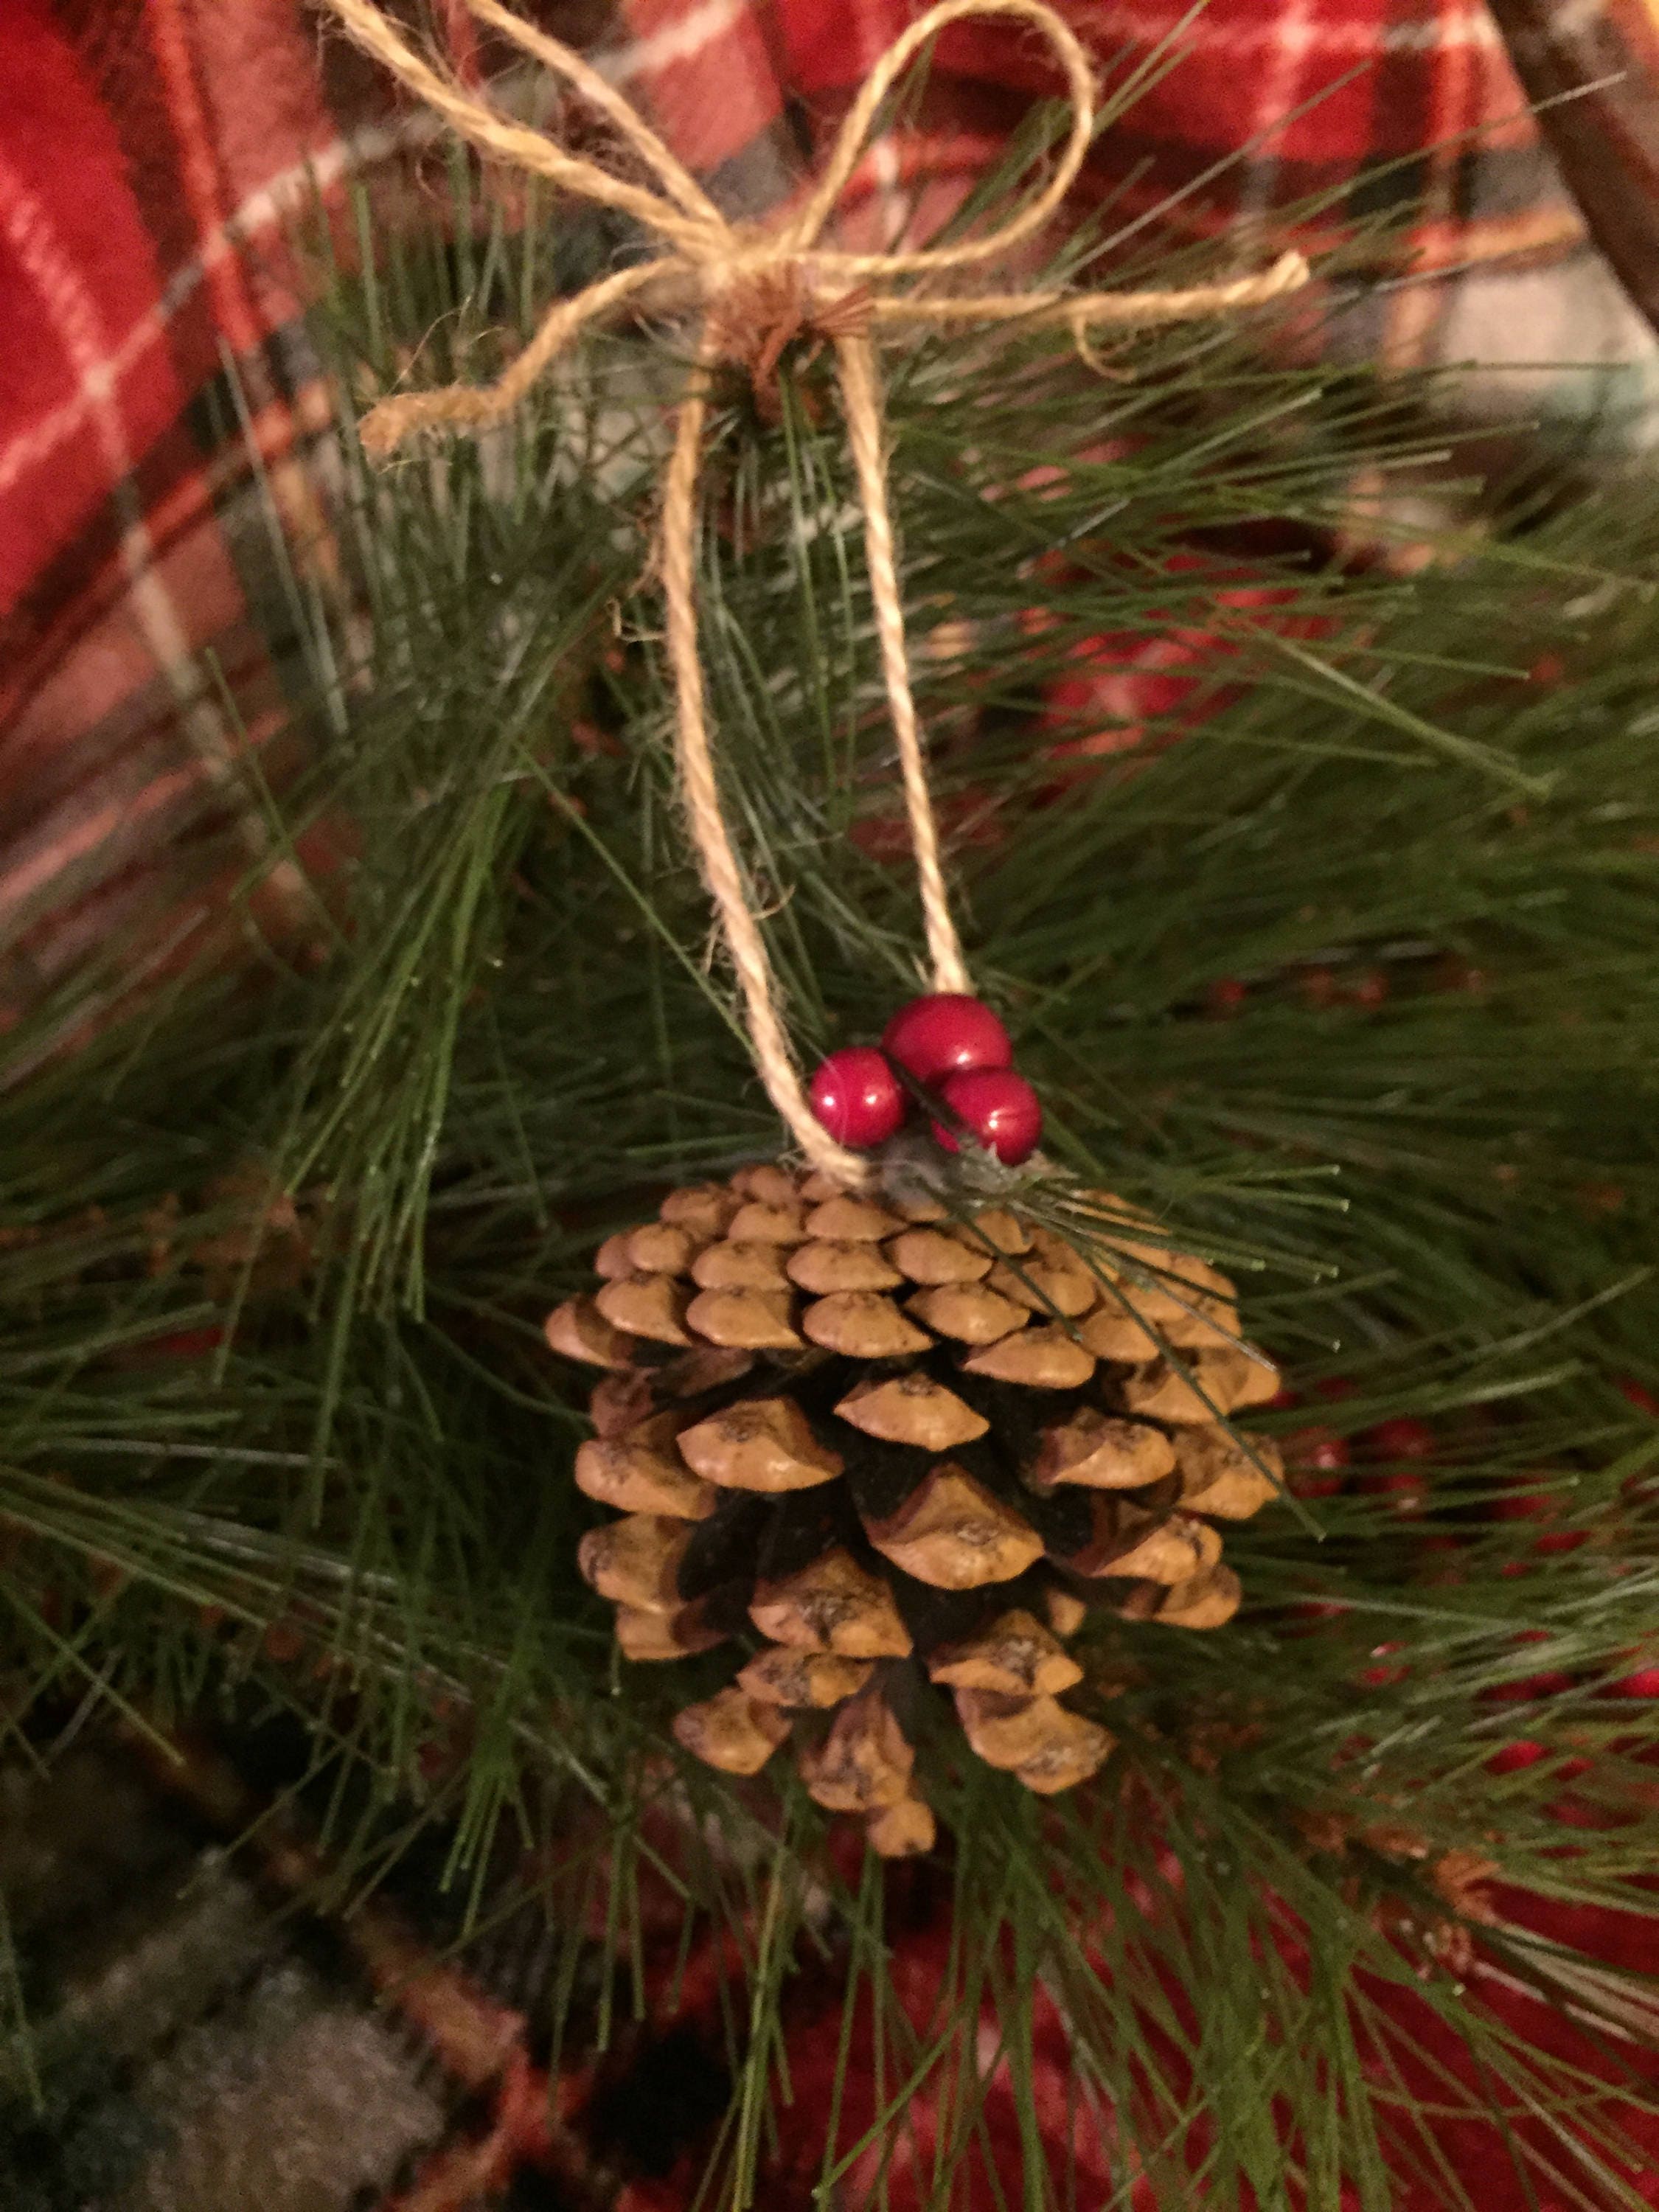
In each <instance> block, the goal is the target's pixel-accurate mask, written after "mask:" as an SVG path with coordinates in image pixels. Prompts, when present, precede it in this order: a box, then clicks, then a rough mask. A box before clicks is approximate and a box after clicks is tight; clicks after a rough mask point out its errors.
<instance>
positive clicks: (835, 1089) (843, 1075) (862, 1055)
mask: <svg viewBox="0 0 1659 2212" xmlns="http://www.w3.org/2000/svg"><path fill="white" fill-rule="evenodd" d="M809 1095H810V1097H811V1101H812V1111H813V1112H814V1113H815V1114H816V1115H817V1117H818V1119H819V1121H822V1122H823V1126H824V1127H825V1128H826V1129H828V1131H829V1133H830V1135H831V1136H832V1137H833V1138H834V1139H835V1140H836V1143H837V1144H838V1145H856V1146H859V1147H860V1150H865V1151H867V1150H868V1149H869V1148H870V1147H871V1146H875V1145H884V1144H885V1143H886V1142H887V1139H889V1138H890V1137H891V1136H895V1135H896V1134H897V1133H898V1130H899V1129H900V1127H902V1123H903V1121H904V1109H905V1097H904V1086H903V1085H902V1083H901V1082H900V1081H899V1079H898V1078H897V1076H896V1075H895V1074H894V1073H893V1071H892V1069H891V1068H890V1066H888V1065H887V1062H886V1060H885V1059H884V1056H883V1055H882V1054H880V1053H878V1051H877V1050H876V1048H875V1047H874V1045H872V1044H848V1045H843V1046H842V1048H841V1050H840V1051H839V1052H832V1053H831V1054H830V1055H829V1059H828V1060H820V1061H819V1063H818V1068H817V1074H816V1075H814V1076H813V1078H812V1087H811V1092H810V1094H809Z"/></svg>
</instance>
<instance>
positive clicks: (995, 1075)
mask: <svg viewBox="0 0 1659 2212" xmlns="http://www.w3.org/2000/svg"><path fill="white" fill-rule="evenodd" d="M939 1096H940V1097H941V1098H943V1099H944V1101H945V1104H946V1105H947V1106H948V1107H949V1108H950V1109H951V1112H952V1113H953V1114H954V1115H956V1117H957V1120H958V1121H962V1122H963V1123H965V1124H966V1126H967V1127H969V1129H970V1130H971V1131H972V1132H973V1133H974V1135H975V1137H977V1138H978V1139H979V1141H980V1143H981V1145H983V1146H985V1148H986V1150H987V1152H994V1153H995V1154H996V1156H997V1158H999V1159H1000V1161H1001V1162H1002V1164H1003V1165H1004V1167H1006V1168H1017V1167H1018V1165H1019V1164H1020V1162H1021V1161H1022V1160H1029V1159H1030V1157H1031V1155H1032V1153H1033V1152H1036V1148H1037V1145H1038V1143H1039V1141H1040V1140H1041V1139H1042V1107H1041V1106H1040V1105H1039V1104H1038V1103H1037V1095H1036V1091H1033V1090H1032V1088H1031V1086H1030V1084H1029V1083H1028V1082H1027V1081H1026V1080H1025V1078H1024V1076H1023V1075H1016V1074H1015V1073H1014V1071H1013V1070H1012V1068H1011V1067H974V1068H969V1071H968V1072H967V1073H966V1074H965V1075H951V1076H947V1077H946V1078H945V1082H944V1083H943V1084H942V1085H940V1088H939ZM933 1134H934V1135H935V1136H936V1137H937V1138H938V1139H939V1142H940V1144H941V1145H943V1146H944V1147H945V1151H946V1152H959V1151H960V1150H961V1146H959V1145H958V1144H957V1139H956V1138H955V1137H954V1135H952V1133H951V1131H950V1130H949V1129H947V1128H945V1127H943V1125H942V1124H941V1123H939V1122H938V1121H935V1122H934V1124H933Z"/></svg>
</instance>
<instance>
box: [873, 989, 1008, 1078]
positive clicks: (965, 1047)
mask: <svg viewBox="0 0 1659 2212" xmlns="http://www.w3.org/2000/svg"><path fill="white" fill-rule="evenodd" d="M881 1048H882V1050H883V1051H884V1053H885V1054H887V1056H888V1058H889V1059H890V1060H897V1062H898V1064H899V1066H901V1067H908V1069H909V1071H910V1073H911V1074H912V1075H914V1076H915V1079H916V1080H917V1082H918V1083H942V1082H943V1081H944V1079H945V1077H946V1076H947V1075H962V1074H965V1073H967V1072H968V1071H969V1069H970V1068H981V1067H1008V1066H1012V1062H1013V1057H1014V1048H1013V1046H1012V1044H1011V1043H1010V1042H1009V1041H1008V1032H1007V1030H1006V1029H1004V1027H1003V1026H1002V1024H1001V1023H1000V1021H999V1020H998V1019H997V1018H996V1016H995V1015H994V1013H993V1012H991V1009H990V1008H989V1007H988V1006H986V1005H984V1004H983V1003H982V1001H981V1000H978V999H970V998H969V996H968V994H966V992H964V991H930V992H929V993H928V994H927V997H926V998H923V999H912V1000H911V1001H910V1003H909V1004H908V1006H901V1007H900V1008H899V1010H898V1012H897V1013H896V1014H895V1015H894V1017H893V1018H892V1020H891V1021H890V1022H889V1023H888V1024H887V1027H886V1028H885V1029H884V1030H883V1031H882V1037H881Z"/></svg>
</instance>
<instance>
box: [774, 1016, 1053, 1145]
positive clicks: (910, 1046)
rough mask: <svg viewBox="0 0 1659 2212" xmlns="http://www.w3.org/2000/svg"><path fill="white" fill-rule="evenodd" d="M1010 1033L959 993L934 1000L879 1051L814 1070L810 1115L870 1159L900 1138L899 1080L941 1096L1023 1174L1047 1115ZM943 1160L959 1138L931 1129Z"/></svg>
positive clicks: (851, 1052) (940, 1126)
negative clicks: (1018, 1068)
mask: <svg viewBox="0 0 1659 2212" xmlns="http://www.w3.org/2000/svg"><path fill="white" fill-rule="evenodd" d="M1013 1057H1014V1048H1013V1046H1012V1044H1011V1043H1010V1042H1009V1039H1008V1032H1007V1030H1006V1029H1004V1027H1003V1026H1002V1024H1001V1023H1000V1021H999V1020H998V1019H997V1018H996V1016H995V1015H994V1013H993V1012H991V1009H990V1008H989V1007H988V1006H984V1005H982V1004H981V1001H980V1000H977V999H970V998H969V997H968V996H967V995H966V994H965V993H963V992H960V991H933V992H930V993H929V994H927V997H926V998H922V999H912V1000H910V1002H909V1004H908V1006H901V1007H900V1008H899V1010H898V1012H897V1013H896V1014H895V1015H894V1017H893V1018H892V1020H891V1021H890V1022H889V1023H888V1024H887V1027H886V1028H885V1029H884V1030H883V1031H882V1037H881V1043H880V1046H879V1048H878V1047H877V1046H875V1045H866V1044H849V1045H844V1046H843V1047H842V1049H841V1050H840V1051H839V1052H832V1053H831V1054H830V1055H829V1058H828V1060H823V1061H821V1062H820V1063H819V1065H818V1069H817V1073H816V1074H815V1075H814V1076H813V1078H812V1085H811V1101H812V1111H813V1112H814V1113H815V1114H816V1115H817V1117H818V1119H819V1121H822V1122H823V1126H824V1127H825V1128H826V1129H827V1130H828V1131H829V1133H830V1135H831V1136H832V1137H833V1138H834V1139H836V1143H837V1144H842V1145H852V1146H855V1147H856V1148H857V1149H858V1150H859V1151H860V1152H869V1151H872V1150H873V1149H874V1148H875V1147H876V1146H878V1145H884V1144H885V1143H886V1142H887V1140H888V1139H889V1138H890V1137H895V1136H896V1135H897V1134H898V1133H899V1131H900V1129H902V1127H903V1126H904V1121H905V1117H906V1115H908V1112H909V1109H910V1095H909V1093H908V1091H907V1090H906V1089H905V1086H904V1084H903V1082H902V1079H901V1078H900V1076H899V1074H898V1073H897V1070H898V1069H899V1068H902V1069H903V1070H904V1072H905V1073H906V1074H908V1075H909V1076H911V1077H913V1078H914V1079H915V1081H916V1082H917V1083H919V1084H922V1085H926V1086H927V1088H928V1089H929V1090H930V1091H933V1092H935V1093H936V1094H937V1096H938V1098H939V1103H941V1105H943V1106H944V1107H945V1108H946V1109H948V1111H949V1112H950V1114H951V1116H952V1117H953V1119H954V1121H957V1123H959V1124H960V1125H961V1127H963V1128H964V1129H966V1130H968V1131H969V1133H970V1134H971V1135H972V1136H973V1137H974V1138H975V1139H977V1141H978V1142H979V1143H980V1144H981V1145H983V1146H985V1148H986V1150H987V1152H994V1153H995V1154H996V1156H997V1158H999V1159H1000V1161H1001V1162H1002V1164H1003V1165H1004V1166H1005V1167H1010V1168H1014V1167H1018V1165H1019V1164H1020V1162H1021V1161H1022V1160H1028V1159H1030V1157H1031V1154H1032V1153H1033V1152H1036V1148H1037V1146H1038V1143H1039V1142H1040V1140H1041V1139H1042V1107H1041V1106H1040V1105H1039V1104H1038V1103H1037V1095H1036V1091H1033V1090H1032V1088H1031V1086H1030V1084H1029V1083H1028V1082H1027V1081H1026V1080H1025V1079H1024V1076H1023V1075H1017V1074H1016V1073H1014V1069H1013V1065H1012V1062H1013ZM932 1126H933V1136H934V1139H935V1140H936V1141H937V1142H938V1143H939V1144H940V1145H942V1146H944V1148H945V1151H946V1152H956V1151H957V1150H958V1149H959V1146H958V1139H957V1133H956V1131H955V1129H953V1128H951V1127H947V1126H946V1125H945V1123H944V1122H942V1121H938V1120H935V1121H933V1125H932Z"/></svg>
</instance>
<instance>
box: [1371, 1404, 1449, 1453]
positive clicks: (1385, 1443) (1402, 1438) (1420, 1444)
mask: <svg viewBox="0 0 1659 2212" xmlns="http://www.w3.org/2000/svg"><path fill="white" fill-rule="evenodd" d="M1438 1443H1439V1439H1438V1437H1437V1436H1436V1435H1435V1433H1434V1431H1433V1430H1432V1429H1431V1427H1430V1426H1429V1425H1428V1423H1427V1422H1426V1421H1419V1420H1418V1419H1415V1418H1414V1416H1413V1415H1412V1414H1410V1413H1401V1414H1399V1415H1397V1416H1396V1417H1395V1419H1393V1420H1391V1421H1379V1422H1378V1423H1377V1424H1376V1427H1375V1428H1374V1429H1367V1430H1366V1431H1364V1435H1363V1436H1362V1437H1360V1439H1359V1449H1360V1450H1361V1451H1362V1452H1363V1453H1364V1455H1365V1457H1366V1458H1367V1459H1432V1458H1433V1457H1434V1455H1435V1449H1436V1447H1437V1444H1438Z"/></svg>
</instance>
